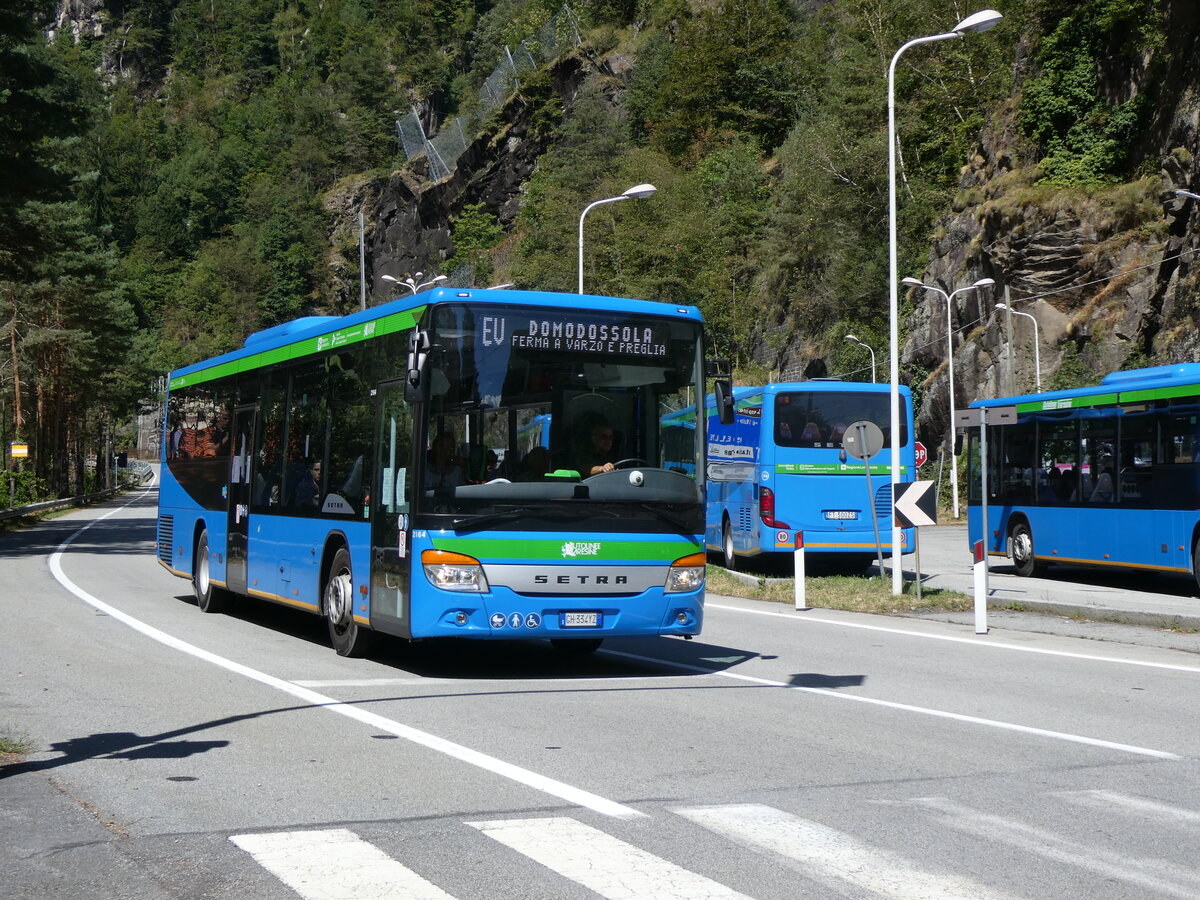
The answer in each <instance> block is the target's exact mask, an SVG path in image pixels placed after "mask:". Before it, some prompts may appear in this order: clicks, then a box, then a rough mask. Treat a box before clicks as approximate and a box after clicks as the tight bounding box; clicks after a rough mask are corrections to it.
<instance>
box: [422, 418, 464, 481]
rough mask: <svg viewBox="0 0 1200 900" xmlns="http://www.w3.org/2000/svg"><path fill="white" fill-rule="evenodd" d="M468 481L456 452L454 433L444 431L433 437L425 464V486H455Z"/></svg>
mask: <svg viewBox="0 0 1200 900" xmlns="http://www.w3.org/2000/svg"><path fill="white" fill-rule="evenodd" d="M465 482H466V477H465V476H464V475H463V469H462V465H461V464H460V463H459V461H458V459H457V458H456V457H455V454H454V435H453V434H452V433H450V432H448V431H443V432H442V433H441V434H439V435H438V436H437V437H436V438H434V439H433V444H432V446H430V448H429V454H428V457H427V461H426V465H425V488H426V490H429V489H431V488H453V487H458V486H459V485H460V484H464V483H465Z"/></svg>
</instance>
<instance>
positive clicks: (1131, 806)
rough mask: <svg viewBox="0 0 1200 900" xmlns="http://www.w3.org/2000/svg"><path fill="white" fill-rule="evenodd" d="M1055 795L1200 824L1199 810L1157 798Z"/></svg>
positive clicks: (1110, 794) (1107, 793) (1157, 818)
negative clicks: (1171, 803)
mask: <svg viewBox="0 0 1200 900" xmlns="http://www.w3.org/2000/svg"><path fill="white" fill-rule="evenodd" d="M1055 796H1056V797H1063V798H1064V799H1066V800H1070V801H1072V802H1074V803H1081V804H1084V805H1087V806H1098V807H1100V808H1101V809H1108V810H1111V809H1113V808H1114V807H1117V808H1119V809H1123V810H1125V811H1126V812H1131V813H1136V814H1138V815H1141V816H1144V817H1145V818H1148V819H1153V820H1155V821H1157V822H1164V821H1174V822H1177V823H1179V824H1180V825H1197V824H1200V812H1196V811H1195V810H1194V809H1182V808H1181V807H1178V806H1171V805H1170V804H1168V803H1159V802H1158V801H1157V800H1147V799H1145V798H1144V797H1131V796H1129V795H1128V794H1119V793H1117V792H1116V791H1059V792H1057V793H1056V794H1055Z"/></svg>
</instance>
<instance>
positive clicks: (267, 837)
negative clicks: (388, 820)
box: [229, 828, 453, 900]
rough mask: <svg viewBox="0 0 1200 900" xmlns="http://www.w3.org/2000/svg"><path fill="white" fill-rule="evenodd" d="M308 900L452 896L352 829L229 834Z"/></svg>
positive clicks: (448, 898) (423, 899)
mask: <svg viewBox="0 0 1200 900" xmlns="http://www.w3.org/2000/svg"><path fill="white" fill-rule="evenodd" d="M229 840H230V841H232V842H233V843H234V844H236V845H237V846H238V847H241V848H242V849H243V850H245V851H246V852H247V853H249V854H250V855H251V856H253V857H254V859H255V861H256V862H257V863H258V864H259V865H261V866H262V867H263V868H265V869H267V871H269V872H270V873H271V874H272V875H274V876H275V877H276V878H278V879H279V880H280V881H282V882H283V883H284V884H286V885H287V886H288V887H290V888H291V889H292V890H293V891H295V892H296V893H297V894H299V895H300V896H301V897H303V898H304V900H394V898H397V897H403V898H405V900H453V898H452V897H451V896H450V895H449V894H447V893H446V892H445V891H443V890H442V889H441V888H439V887H438V886H437V885H434V884H431V883H430V882H428V881H426V880H425V879H424V878H422V877H421V876H420V875H418V874H417V873H416V872H414V871H412V869H408V868H406V867H404V866H402V865H401V864H400V863H398V862H396V861H395V860H394V859H392V858H391V857H390V856H388V855H387V854H386V853H384V852H383V851H382V850H380V849H379V848H378V847H376V846H375V845H374V844H369V843H367V842H366V841H364V840H363V839H362V838H360V837H359V836H358V835H356V834H355V833H354V832H352V831H347V830H346V829H345V828H334V829H330V830H327V831H281V832H275V833H273V834H235V835H233V836H232V837H230V838H229Z"/></svg>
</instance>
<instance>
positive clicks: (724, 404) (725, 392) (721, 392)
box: [713, 378, 733, 425]
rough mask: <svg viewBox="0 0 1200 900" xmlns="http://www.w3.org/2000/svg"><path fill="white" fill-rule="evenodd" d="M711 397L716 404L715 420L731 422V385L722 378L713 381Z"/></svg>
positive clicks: (728, 423)
mask: <svg viewBox="0 0 1200 900" xmlns="http://www.w3.org/2000/svg"><path fill="white" fill-rule="evenodd" d="M713 398H714V400H715V401H716V404H717V421H719V422H720V423H721V424H722V425H732V424H733V385H732V384H731V383H730V382H728V381H726V380H725V379H723V378H718V379H717V380H716V381H715V382H713Z"/></svg>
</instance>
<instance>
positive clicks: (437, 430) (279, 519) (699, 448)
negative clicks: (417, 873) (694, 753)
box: [157, 288, 728, 656]
mask: <svg viewBox="0 0 1200 900" xmlns="http://www.w3.org/2000/svg"><path fill="white" fill-rule="evenodd" d="M704 378H705V369H704V359H703V335H702V323H701V316H700V313H699V311H698V310H697V309H696V308H694V307H689V306H675V305H668V304H663V303H656V302H650V301H643V300H626V299H615V298H610V297H593V296H579V295H575V294H552V293H541V292H525V291H510V290H459V289H452V288H438V289H435V290H432V291H428V292H425V293H421V294H419V295H415V296H411V297H406V298H401V299H399V300H395V301H392V302H389V303H386V304H383V305H380V306H377V307H373V308H370V309H367V310H363V311H361V312H358V313H354V314H352V315H348V316H345V317H309V318H303V319H298V320H296V321H293V322H288V323H286V324H283V325H280V326H277V327H275V328H269V329H267V330H265V331H262V332H259V333H257V334H253V335H251V336H250V337H249V338H247V339H246V341H245V345H244V346H243V347H242V348H241V349H238V350H235V351H233V352H231V353H227V354H225V355H223V356H219V357H217V358H215V359H210V360H205V361H204V362H200V363H197V364H195V365H192V366H188V367H186V368H182V369H179V370H177V371H175V372H172V373H171V375H170V377H169V395H168V399H167V406H166V415H165V418H164V441H163V448H164V450H163V467H162V472H163V475H162V484H161V489H160V495H159V510H158V531H157V534H158V540H157V554H158V559H159V561H160V563H161V564H162V565H163V566H164V567H165V568H167V569H168V570H169V571H170V572H172V573H174V574H175V575H178V576H181V577H184V578H188V579H190V580H191V582H192V586H193V590H194V592H195V595H196V600H197V603H198V605H199V607H200V608H201V609H202V610H204V611H206V612H216V611H219V610H221V609H223V608H224V607H225V606H227V605H228V604H229V602H230V601H231V600H232V599H233V598H235V597H239V596H240V597H254V598H261V599H264V600H268V601H274V602H277V603H281V604H286V605H288V606H291V607H296V608H298V609H302V610H306V611H308V612H312V613H314V614H318V615H320V616H322V617H323V618H324V620H325V622H326V625H327V627H328V632H329V637H330V640H331V642H332V644H333V646H334V648H335V649H336V651H337V652H338V653H339V654H341V655H343V656H355V655H360V654H362V653H364V652H365V651H366V650H367V647H368V643H369V639H370V638H371V637H372V635H373V633H374V632H382V633H386V634H391V635H396V636H399V637H402V638H409V639H420V638H434V637H463V638H492V639H505V638H507V639H514V638H548V639H550V640H551V641H552V642H554V644H555V646H557V647H559V648H560V649H563V650H565V651H568V652H570V651H576V652H587V651H590V650H593V649H595V648H596V647H598V646H599V644H600V642H601V640H603V639H604V638H607V637H612V636H632V635H683V636H691V635H694V634H698V633H699V632H700V628H701V625H702V622H703V616H704V565H705V557H704V545H703V539H702V535H703V529H704V505H703V504H704V496H705V494H704V491H705V483H704V470H703V467H702V466H699V465H697V461H698V460H701V459H703V454H704V444H703V434H702V433H698V434H696V435H695V436H694V438H693V440H692V441H691V443H690V444H688V445H686V446H684V445H681V444H680V443H679V441H678V440H672V441H670V442H667V441H664V440H663V434H662V427H661V424H660V423H661V421H662V418H663V416H664V414H665V413H667V412H669V411H671V410H674V409H678V408H680V407H682V406H685V405H686V404H689V403H694V402H695V398H696V397H697V396H703V393H704V388H705V382H704ZM725 387H726V385H725V384H724V383H721V384H718V393H721V392H722V390H721V389H723V388H725ZM724 395H725V397H728V392H727V391H724ZM599 421H603V422H606V423H608V425H609V427H610V429H611V431H612V435H611V437H612V448H611V454H612V459H611V462H612V463H614V464H615V467H614V468H612V470H611V471H604V472H602V473H601V474H597V475H589V474H587V472H586V471H584V465H583V463H582V462H581V455H582V454H584V453H585V452H586V448H585V447H584V446H583V443H584V441H585V440H586V437H585V436H584V435H583V432H585V431H586V429H587V428H588V427H590V426H592V425H594V423H596V422H599ZM531 425H532V426H533V428H534V429H537V430H538V436H537V438H536V439H535V440H533V441H531V440H530V439H529V432H530V431H531V428H530V426H531ZM541 429H544V430H545V433H544V434H542V433H541Z"/></svg>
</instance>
